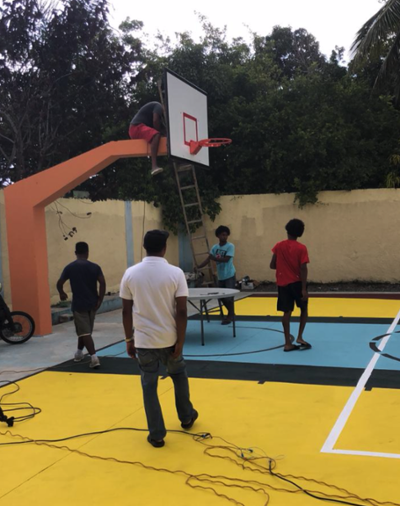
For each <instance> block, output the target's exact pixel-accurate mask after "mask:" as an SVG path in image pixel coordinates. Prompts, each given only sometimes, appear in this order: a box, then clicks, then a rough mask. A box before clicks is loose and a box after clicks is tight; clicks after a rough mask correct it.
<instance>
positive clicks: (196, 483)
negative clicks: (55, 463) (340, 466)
mask: <svg viewBox="0 0 400 506" xmlns="http://www.w3.org/2000/svg"><path fill="white" fill-rule="evenodd" d="M118 431H135V432H148V429H139V428H134V427H117V428H113V429H106V430H101V431H94V432H88V433H82V434H76V435H73V436H68V437H64V438H59V439H31V438H29V437H26V436H21V435H20V434H13V433H11V432H10V431H9V430H7V431H6V432H0V435H1V436H5V437H7V436H10V437H12V438H17V439H19V440H20V441H15V442H6V443H0V446H11V445H21V444H29V443H31V444H35V445H38V446H46V447H49V448H53V449H58V450H66V451H68V452H70V453H76V454H78V455H81V456H83V457H87V458H91V459H96V460H101V461H108V462H115V463H119V464H127V465H134V466H140V467H142V468H144V469H147V470H150V471H156V472H164V473H169V474H175V475H181V476H184V477H185V478H186V481H185V484H186V485H188V486H189V487H191V488H193V489H200V490H203V491H204V490H208V491H211V492H212V493H214V494H215V495H216V496H217V497H221V498H224V499H226V500H228V501H230V502H232V503H233V504H235V505H236V506H245V505H244V504H243V503H241V502H239V501H237V500H236V499H234V498H233V497H229V496H227V495H226V494H221V493H220V492H217V490H215V488H213V487H216V486H220V487H225V488H239V489H242V490H249V491H252V492H255V493H258V494H263V495H264V496H265V503H264V506H267V505H268V504H269V501H270V495H269V493H268V491H271V490H273V491H276V492H286V493H290V494H305V495H307V496H308V497H311V498H313V499H316V500H320V501H328V502H331V503H336V504H345V505H348V506H365V505H368V506H384V505H392V506H400V504H398V503H395V502H392V501H378V500H376V499H373V498H362V497H360V496H358V495H356V494H353V493H352V492H349V491H348V490H346V489H344V488H341V487H338V486H337V485H334V484H330V483H327V482H324V481H319V480H315V479H311V478H305V477H301V476H299V477H295V476H292V475H283V474H281V473H277V472H274V469H275V468H276V459H274V458H271V457H268V456H267V455H266V454H265V453H264V452H263V453H264V454H263V455H261V454H258V453H257V452H256V451H255V449H256V448H252V447H249V448H242V447H239V446H237V445H236V444H234V443H230V442H229V441H227V440H226V439H224V438H222V437H219V436H214V437H213V436H212V435H211V434H210V433H208V432H205V433H191V432H187V431H182V430H171V431H169V432H172V433H178V434H184V435H186V436H191V437H192V438H193V439H194V441H196V442H198V443H200V444H202V445H204V446H205V447H206V448H205V450H204V452H203V453H204V454H205V455H207V456H209V457H212V458H218V459H223V460H227V461H229V462H231V463H233V464H235V465H236V466H239V467H240V468H242V469H243V470H244V471H250V472H256V473H259V474H262V475H269V476H272V477H273V478H276V479H279V480H281V481H284V482H285V483H288V484H289V485H290V486H291V488H282V487H276V486H274V485H271V484H270V483H266V482H263V481H259V480H255V479H247V480H246V479H242V478H237V477H235V478H233V477H230V476H225V475H211V474H208V473H201V474H191V473H189V472H187V471H185V470H182V469H175V470H174V469H168V468H158V467H155V466H150V465H148V464H145V463H143V462H141V461H130V460H122V459H118V458H116V457H103V456H100V455H93V454H89V453H87V452H83V451H81V450H78V449H74V448H70V447H68V446H66V445H62V446H58V445H56V444H54V443H59V442H64V441H68V440H72V439H77V438H82V437H88V436H97V435H102V434H106V433H112V432H118ZM212 440H220V441H222V442H223V443H224V444H212V443H211V441H212ZM216 450H218V451H220V452H228V455H224V454H223V453H222V454H221V453H220V454H218V453H213V452H215V451H216ZM263 461H266V463H267V465H263V463H262V462H263ZM290 478H292V479H290ZM295 479H296V480H298V481H299V480H306V481H309V482H314V483H316V484H319V485H321V486H325V487H327V488H330V489H332V490H335V491H336V492H335V493H326V492H322V491H318V490H307V489H305V488H304V487H302V486H301V485H299V484H298V483H296V482H295V481H293V480H295ZM205 483H207V484H208V485H209V486H205V485H204V484H205ZM354 500H355V501H358V502H353V501H354Z"/></svg>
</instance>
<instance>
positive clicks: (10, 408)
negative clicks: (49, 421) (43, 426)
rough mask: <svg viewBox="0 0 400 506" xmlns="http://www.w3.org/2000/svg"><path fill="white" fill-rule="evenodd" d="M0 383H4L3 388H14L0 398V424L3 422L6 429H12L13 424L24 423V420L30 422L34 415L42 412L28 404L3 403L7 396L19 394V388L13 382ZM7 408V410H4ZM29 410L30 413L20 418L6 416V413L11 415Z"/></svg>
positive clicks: (3, 381) (0, 381)
mask: <svg viewBox="0 0 400 506" xmlns="http://www.w3.org/2000/svg"><path fill="white" fill-rule="evenodd" d="M0 383H5V385H3V388H4V387H7V386H9V385H13V386H14V387H15V389H14V390H12V391H11V392H5V393H4V394H3V395H2V396H1V397H0V422H4V423H6V424H7V425H8V427H13V426H14V424H15V423H19V422H25V421H26V420H31V419H32V418H34V417H35V416H36V415H38V414H39V413H41V412H42V410H41V409H40V408H37V407H35V406H32V404H30V403H29V402H3V399H4V398H5V397H7V396H9V395H12V394H15V393H17V392H19V390H20V386H19V385H18V384H17V383H15V382H14V381H5V380H0ZM5 406H7V408H5ZM27 410H29V411H30V412H29V413H28V414H24V415H20V416H8V414H7V413H13V412H16V411H18V412H21V411H22V412H26V411H27Z"/></svg>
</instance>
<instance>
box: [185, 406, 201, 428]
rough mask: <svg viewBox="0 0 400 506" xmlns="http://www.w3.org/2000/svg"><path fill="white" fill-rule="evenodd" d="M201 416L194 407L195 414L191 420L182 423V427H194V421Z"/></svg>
mask: <svg viewBox="0 0 400 506" xmlns="http://www.w3.org/2000/svg"><path fill="white" fill-rule="evenodd" d="M198 418H199V414H198V412H197V411H196V410H195V409H194V410H193V416H192V419H191V420H190V422H187V423H181V427H182V429H185V430H189V429H191V428H192V427H193V424H194V422H195V421H196V420H197V419H198Z"/></svg>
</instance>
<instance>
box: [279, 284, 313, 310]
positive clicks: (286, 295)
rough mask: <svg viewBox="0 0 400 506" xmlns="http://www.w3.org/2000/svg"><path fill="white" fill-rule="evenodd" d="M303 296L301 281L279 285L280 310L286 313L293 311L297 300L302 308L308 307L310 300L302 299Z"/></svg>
mask: <svg viewBox="0 0 400 506" xmlns="http://www.w3.org/2000/svg"><path fill="white" fill-rule="evenodd" d="M302 296H303V295H302V282H301V281H297V282H296V283H290V284H289V285H286V286H278V305H277V309H278V311H283V312H284V313H289V312H291V311H293V309H294V303H295V302H296V306H297V307H299V308H300V309H307V304H308V300H301V298H302Z"/></svg>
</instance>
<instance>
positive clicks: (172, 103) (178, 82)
mask: <svg viewBox="0 0 400 506" xmlns="http://www.w3.org/2000/svg"><path fill="white" fill-rule="evenodd" d="M164 88H165V109H166V111H165V112H166V119H167V127H168V154H169V156H171V157H172V158H175V159H177V160H181V161H187V162H190V163H195V164H200V165H205V166H206V167H208V166H209V157H208V149H209V148H201V149H200V151H199V152H198V153H197V154H196V155H191V154H190V146H189V144H190V141H198V140H201V139H207V138H208V116H207V95H206V93H205V92H204V91H202V90H201V89H200V88H197V86H195V85H194V84H192V83H190V82H189V81H186V80H185V79H184V78H183V77H180V76H178V75H177V74H175V73H174V72H172V71H171V70H168V69H166V70H165V75H164Z"/></svg>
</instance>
